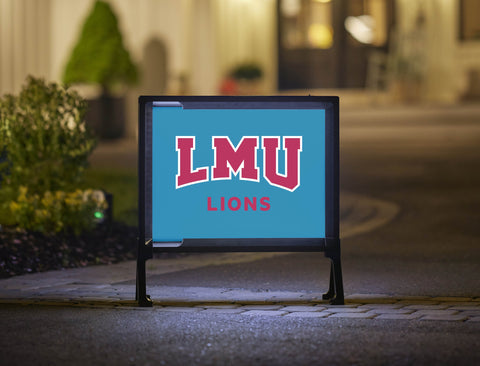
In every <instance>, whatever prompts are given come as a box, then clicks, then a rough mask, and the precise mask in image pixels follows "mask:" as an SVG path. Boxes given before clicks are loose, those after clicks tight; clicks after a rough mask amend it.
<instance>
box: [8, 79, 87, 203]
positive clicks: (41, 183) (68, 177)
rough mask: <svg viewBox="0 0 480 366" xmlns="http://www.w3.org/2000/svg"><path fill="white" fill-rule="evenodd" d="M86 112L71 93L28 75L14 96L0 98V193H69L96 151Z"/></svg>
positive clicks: (82, 100)
mask: <svg viewBox="0 0 480 366" xmlns="http://www.w3.org/2000/svg"><path fill="white" fill-rule="evenodd" d="M85 111H86V102H85V100H84V99H82V98H81V97H80V96H79V95H78V94H77V93H76V92H74V91H72V90H69V89H66V88H63V87H61V86H60V85H58V84H55V83H49V84H47V83H45V81H43V80H42V79H36V78H33V77H28V79H27V83H26V85H25V86H24V87H23V89H22V91H21V92H20V94H19V95H18V96H14V95H6V96H4V97H3V98H0V138H1V140H0V152H1V153H3V154H4V161H3V162H1V164H0V176H1V177H2V181H1V182H0V184H1V186H0V189H2V190H3V189H6V190H11V191H13V192H11V194H13V196H15V195H16V193H17V192H18V189H19V187H20V186H24V187H26V188H27V189H28V191H29V192H31V193H37V194H43V193H44V192H47V191H58V190H64V191H69V190H73V189H74V188H75V187H76V186H77V185H78V183H79V182H80V181H81V178H82V175H83V172H84V170H85V168H86V166H87V163H88V156H89V155H90V153H91V152H92V150H93V148H94V147H95V139H94V138H93V137H92V134H91V133H90V132H89V131H88V130H87V127H86V125H85V121H84V115H85Z"/></svg>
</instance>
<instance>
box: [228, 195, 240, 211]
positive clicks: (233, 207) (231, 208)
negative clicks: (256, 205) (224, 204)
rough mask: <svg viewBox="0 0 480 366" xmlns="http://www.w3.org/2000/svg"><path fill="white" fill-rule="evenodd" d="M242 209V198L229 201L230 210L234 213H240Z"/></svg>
mask: <svg viewBox="0 0 480 366" xmlns="http://www.w3.org/2000/svg"><path fill="white" fill-rule="evenodd" d="M234 201H235V202H236V203H235V205H236V206H234V205H233V204H232V203H233V202H234ZM241 207H242V201H241V200H240V198H238V197H232V198H230V199H229V200H228V208H229V209H230V210H232V211H238V210H240V208H241Z"/></svg>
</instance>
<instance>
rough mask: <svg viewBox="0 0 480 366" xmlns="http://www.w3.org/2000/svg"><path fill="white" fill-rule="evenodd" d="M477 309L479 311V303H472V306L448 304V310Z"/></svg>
mask: <svg viewBox="0 0 480 366" xmlns="http://www.w3.org/2000/svg"><path fill="white" fill-rule="evenodd" d="M475 309H478V311H480V304H479V305H476V306H475V305H472V306H465V305H463V306H450V307H449V308H448V310H475Z"/></svg>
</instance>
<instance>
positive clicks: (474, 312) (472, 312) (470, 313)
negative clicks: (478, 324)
mask: <svg viewBox="0 0 480 366" xmlns="http://www.w3.org/2000/svg"><path fill="white" fill-rule="evenodd" d="M460 314H462V315H465V316H469V317H471V318H473V317H476V316H480V310H460Z"/></svg>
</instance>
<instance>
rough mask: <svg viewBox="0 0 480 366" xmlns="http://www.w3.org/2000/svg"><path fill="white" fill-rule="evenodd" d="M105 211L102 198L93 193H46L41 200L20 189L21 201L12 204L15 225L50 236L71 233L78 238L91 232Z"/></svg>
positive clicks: (40, 197)
mask: <svg viewBox="0 0 480 366" xmlns="http://www.w3.org/2000/svg"><path fill="white" fill-rule="evenodd" d="M106 208H107V203H106V201H105V200H104V199H103V197H99V196H98V195H96V194H95V192H94V191H92V190H86V191H81V190H76V191H74V192H71V193H66V192H63V191H56V192H53V193H52V192H50V191H47V192H45V194H44V195H43V196H41V195H39V194H28V189H27V188H26V187H20V192H19V195H18V198H17V199H16V200H15V201H12V202H11V203H10V210H11V212H12V214H13V216H14V217H15V219H16V222H17V223H18V225H19V226H21V227H23V228H25V229H28V230H33V231H40V232H47V233H54V232H56V233H58V232H61V231H66V230H71V231H73V232H74V233H75V234H77V235H78V234H80V233H81V232H82V231H84V230H88V229H92V228H93V226H94V224H95V222H94V220H93V217H94V214H95V212H96V211H98V210H102V211H103V210H105V209H106Z"/></svg>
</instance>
